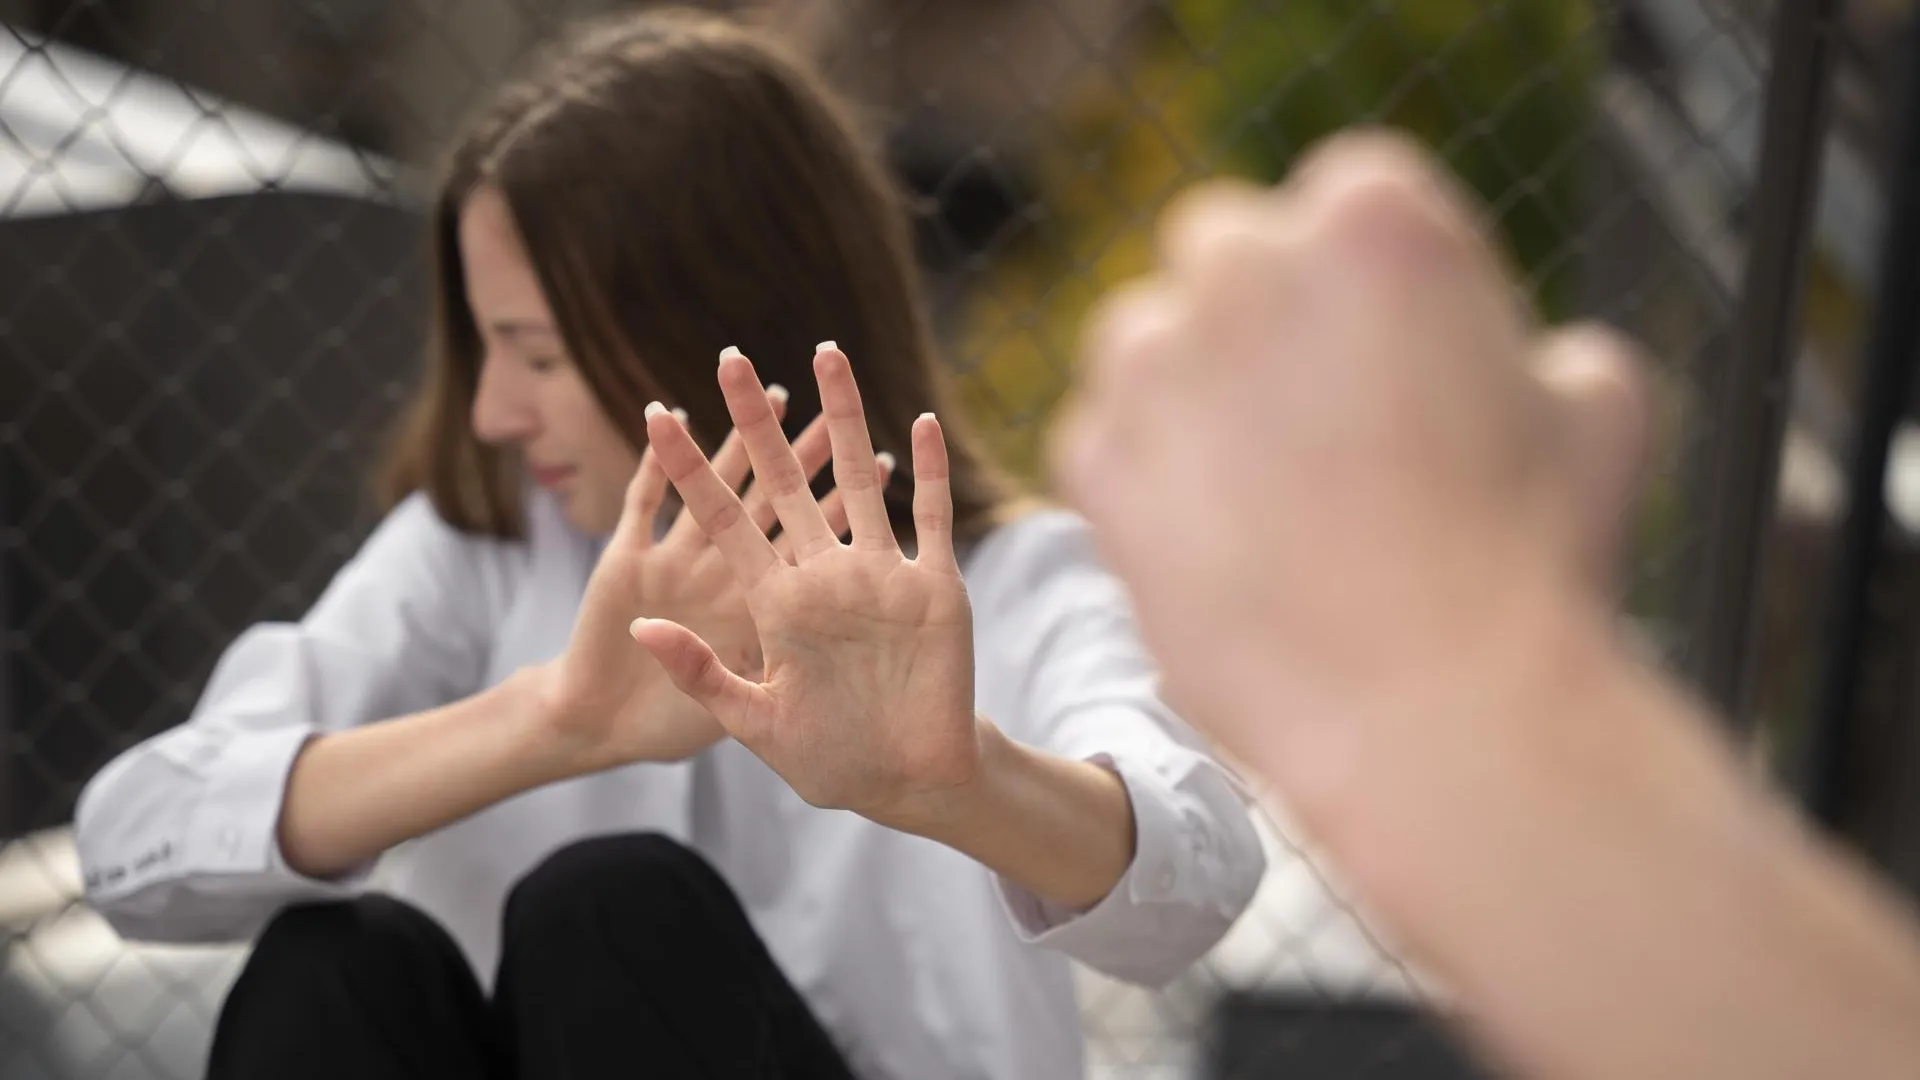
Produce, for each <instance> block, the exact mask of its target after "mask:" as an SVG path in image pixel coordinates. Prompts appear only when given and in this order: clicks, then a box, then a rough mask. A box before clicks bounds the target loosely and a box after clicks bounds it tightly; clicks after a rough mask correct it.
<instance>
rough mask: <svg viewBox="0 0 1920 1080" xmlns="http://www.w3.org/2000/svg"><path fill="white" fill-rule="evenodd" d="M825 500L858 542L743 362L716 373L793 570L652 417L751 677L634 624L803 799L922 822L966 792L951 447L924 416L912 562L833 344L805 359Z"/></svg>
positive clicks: (668, 421)
mask: <svg viewBox="0 0 1920 1080" xmlns="http://www.w3.org/2000/svg"><path fill="white" fill-rule="evenodd" d="M814 374H815V377H816V378H817V379H818V380H819V384H820V401H821V406H822V414H823V417H824V419H825V421H826V428H827V431H828V433H829V435H830V441H831V444H832V456H833V470H834V480H835V483H836V484H837V486H838V490H837V491H836V494H837V495H839V496H841V497H842V498H843V500H844V507H845V512H846V516H847V519H848V521H849V522H850V525H851V533H852V540H851V542H850V543H842V542H841V541H840V540H839V539H837V538H836V536H835V531H836V530H835V529H834V527H833V523H832V522H831V521H830V520H829V514H828V512H827V509H826V508H823V506H822V505H821V504H820V503H819V502H816V501H815V499H814V497H813V494H812V492H811V491H810V490H809V489H808V487H807V467H806V461H805V455H804V453H803V452H802V453H796V450H797V449H799V448H797V447H795V446H790V445H789V444H788V443H787V439H786V436H785V435H784V434H782V432H781V430H780V425H779V423H778V421H777V418H776V416H775V414H774V411H773V409H772V408H771V407H770V406H769V404H768V402H767V396H766V394H765V392H764V391H763V390H762V389H761V387H760V380H759V378H758V376H756V375H755V374H754V370H753V365H752V364H750V363H749V362H748V361H747V360H746V358H744V357H742V356H740V355H739V354H738V353H737V352H732V351H730V352H729V353H728V354H727V355H725V356H724V357H723V358H722V360H721V363H720V387H721V390H722V391H723V392H724V393H725V395H726V401H727V411H728V412H729V413H730V414H731V415H732V417H733V422H734V426H735V428H736V429H737V430H738V432H739V433H740V435H741V441H742V443H743V445H744V446H745V449H746V454H747V457H748V458H749V460H750V461H751V464H752V467H753V472H754V475H755V476H756V478H757V480H756V489H764V490H765V492H766V493H767V495H768V497H769V499H770V501H771V504H772V508H773V510H774V511H775V513H776V514H777V516H778V518H779V522H780V525H781V528H782V533H781V540H782V541H785V542H786V544H787V546H788V551H789V552H790V554H791V556H792V558H791V559H790V560H789V559H788V558H783V557H782V553H781V551H780V550H779V549H778V548H777V547H776V546H775V545H774V544H773V543H771V542H769V541H768V539H767V536H766V530H765V529H764V528H763V527H762V525H761V523H760V522H758V521H756V520H754V515H753V509H752V507H751V506H750V505H745V504H743V503H742V501H741V500H740V498H739V497H737V496H736V495H735V494H734V485H732V484H729V483H728V482H727V478H726V474H725V473H724V472H723V471H721V466H722V464H723V463H722V462H721V461H720V460H719V459H718V456H716V460H715V461H714V462H712V463H709V462H708V461H707V459H706V457H705V455H703V454H702V453H701V452H700V448H699V447H698V446H696V445H695V444H694V442H693V439H692V438H691V437H690V436H689V435H688V433H687V430H686V428H685V426H684V425H683V424H682V422H681V421H680V420H679V419H678V418H677V417H676V416H674V415H673V414H672V413H671V412H668V411H667V410H666V409H664V408H661V407H658V406H651V407H649V409H648V420H647V438H648V441H649V443H650V444H651V447H652V452H654V453H656V454H657V455H658V458H659V461H660V463H661V465H662V467H663V468H664V470H665V473H666V475H667V477H668V478H669V480H671V482H672V483H673V486H674V488H675V489H676V490H677V491H678V492H679V493H680V497H681V499H682V501H683V502H684V503H685V504H686V508H687V510H688V512H689V513H691V514H692V515H693V518H694V520H695V521H696V522H697V523H698V524H699V527H700V528H701V529H702V530H703V531H704V532H705V533H706V535H707V536H709V537H711V538H712V540H713V543H714V545H715V546H716V547H717V548H718V549H719V552H720V554H721V556H723V557H724V558H725V560H726V564H727V566H728V567H729V568H731V570H732V573H733V575H734V577H735V578H736V579H737V580H738V582H739V584H740V586H741V588H742V590H743V593H744V600H745V604H746V608H747V611H748V612H749V613H750V614H751V617H752V624H753V626H754V627H755V628H756V629H757V638H758V642H759V647H760V655H761V658H762V661H763V665H764V672H763V674H762V675H761V677H760V681H757V682H756V681H753V680H752V679H749V678H746V677H743V676H742V675H741V674H739V673H738V672H737V671H735V670H732V669H731V668H730V666H729V665H728V663H727V662H726V656H725V654H724V652H722V651H721V650H722V649H724V648H725V642H724V640H717V639H716V638H714V637H713V636H711V635H710V634H708V633H703V632H702V631H701V630H700V629H699V628H698V627H697V626H689V625H687V624H685V623H683V622H680V621H678V620H672V619H667V618H662V617H651V618H644V619H640V620H637V621H636V622H634V624H633V626H632V633H633V636H634V638H635V639H636V640H638V641H639V642H640V643H641V644H642V645H644V646H646V648H647V649H648V650H649V651H650V652H652V653H653V655H654V656H655V657H657V658H658V659H659V661H660V663H661V665H662V666H663V667H664V668H665V669H666V671H667V673H668V674H669V675H670V676H671V677H672V679H673V681H674V683H675V684H676V685H678V686H679V687H680V689H682V690H683V691H685V692H686V694H687V695H688V696H689V697H691V698H692V699H693V700H694V701H696V702H698V703H700V704H701V705H702V706H704V707H705V708H706V709H707V710H708V711H709V712H711V713H712V714H713V716H714V717H716V718H717V719H718V720H719V722H720V724H721V725H722V726H724V727H725V728H726V730H727V732H728V733H729V734H731V735H732V736H733V737H734V738H736V739H738V740H739V741H740V742H741V743H742V744H744V745H745V746H746V747H747V748H748V749H750V750H752V751H753V752H754V753H755V754H757V755H759V757H760V758H761V759H762V760H763V761H765V762H766V763H767V764H768V765H769V766H771V767H772V768H773V769H774V771H776V772H778V773H779V774H780V776H781V777H782V778H783V779H785V780H786V782H787V783H788V784H789V785H791V786H792V787H793V789H794V790H795V791H796V792H798V793H799V794H800V796H801V797H802V798H804V799H806V800H807V801H808V802H810V803H812V804H814V805H816V806H823V807H836V808H840V809H847V810H853V811H856V812H859V813H862V814H865V815H866V816H868V817H871V818H874V819H875V820H879V821H882V822H886V823H894V822H899V821H903V820H909V819H911V818H913V817H914V816H917V815H923V814H926V813H930V812H932V808H934V807H936V806H937V805H938V804H939V801H940V800H941V798H942V797H943V796H945V795H946V794H948V793H950V792H952V791H954V790H956V789H958V788H959V787H960V786H961V785H964V784H965V783H967V781H969V780H971V779H972V778H973V777H974V775H975V773H976V771H977V770H978V768H979V761H980V745H979V732H978V729H977V726H976V725H977V722H976V720H975V717H974V712H973V618H972V612H971V610H970V608H969V607H968V604H967V591H966V586H965V585H964V584H963V583H962V582H961V579H960V570H959V566H958V564H957V563H956V561H955V558H954V551H953V501H952V496H951V494H950V493H949V491H948V487H947V452H946V443H945V441H944V440H943V438H942V436H941V432H940V424H939V422H938V421H937V420H935V419H934V417H933V416H932V415H931V414H928V415H926V416H922V417H921V418H920V419H919V420H918V421H916V422H915V424H914V426H913V474H914V503H913V514H914V531H915V534H916V535H915V541H916V549H915V550H916V554H915V557H914V558H911V559H909V558H907V557H905V556H904V555H903V554H902V553H901V550H900V546H899V543H898V541H897V540H896V538H895V536H894V532H893V525H892V522H891V521H890V520H889V518H888V515H887V508H886V503H885V501H884V499H883V497H882V488H881V485H880V483H879V482H878V480H877V477H878V475H879V474H878V472H877V471H876V469H875V457H874V452H873V446H872V443H871V441H870V439H869V437H868V434H867V425H866V419H865V414H864V413H863V411H862V409H861V405H860V391H859V388H858V387H857V386H855V384H854V379H853V372H852V369H851V368H850V367H849V366H848V363H847V358H846V356H845V355H844V354H843V353H841V352H840V351H839V350H838V349H837V348H834V347H833V345H832V343H827V344H825V345H823V346H822V347H821V348H820V350H819V351H818V353H817V354H816V355H815V357H814Z"/></svg>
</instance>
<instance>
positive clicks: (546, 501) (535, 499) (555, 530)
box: [359, 491, 588, 577]
mask: <svg viewBox="0 0 1920 1080" xmlns="http://www.w3.org/2000/svg"><path fill="white" fill-rule="evenodd" d="M523 506H524V511H525V515H526V518H525V524H524V525H523V527H522V529H521V533H520V535H519V536H515V537H501V536H492V535H488V534H486V533H482V532H475V531H473V530H469V529H463V528H460V527H459V526H457V525H455V524H453V523H452V522H450V521H448V520H447V519H446V518H445V517H444V516H443V515H442V514H441V513H440V511H439V510H438V509H436V508H435V507H434V505H433V500H432V498H430V497H429V496H428V495H427V494H426V493H425V492H421V491H416V492H413V493H412V494H409V495H406V496H404V497H403V498H401V500H400V501H399V502H397V503H395V504H394V505H393V507H392V509H390V510H388V511H387V513H386V515H385V516H384V517H382V518H381V519H380V521H379V522H378V523H377V524H376V525H375V526H374V528H373V531H372V533H371V534H370V535H369V536H368V537H367V540H366V542H365V543H364V544H363V545H361V548H360V552H359V558H360V559H362V560H366V559H373V560H378V561H385V560H389V559H397V560H403V561H415V560H419V559H423V558H424V559H431V560H434V561H436V562H440V563H442V564H449V563H450V564H454V565H466V566H470V567H472V568H474V569H479V570H482V571H484V572H487V573H489V574H490V575H494V574H504V575H506V576H509V577H511V576H514V575H516V574H519V573H524V572H525V571H526V570H527V569H528V568H529V567H531V566H532V565H533V564H534V562H535V561H536V557H537V556H538V554H539V553H540V552H543V551H549V550H553V549H566V550H569V551H571V550H572V549H574V548H581V547H585V546H586V545H587V544H588V541H587V539H586V538H585V537H582V536H580V535H579V534H578V532H577V531H576V530H575V529H574V528H573V526H572V525H570V524H569V523H568V522H567V520H566V518H565V516H564V515H563V514H562V513H561V512H560V510H559V508H558V507H557V506H556V505H554V504H553V498H552V496H551V495H549V494H547V493H546V492H535V493H533V495H532V497H530V498H528V499H527V500H526V502H525V503H524V504H523Z"/></svg>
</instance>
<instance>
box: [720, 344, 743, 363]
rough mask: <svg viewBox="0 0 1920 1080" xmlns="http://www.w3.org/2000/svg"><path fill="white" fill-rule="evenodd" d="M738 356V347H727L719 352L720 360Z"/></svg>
mask: <svg viewBox="0 0 1920 1080" xmlns="http://www.w3.org/2000/svg"><path fill="white" fill-rule="evenodd" d="M739 355H740V346H738V345H729V346H727V347H726V348H724V349H721V350H720V359H722V360H725V359H726V358H727V357H729V356H739Z"/></svg>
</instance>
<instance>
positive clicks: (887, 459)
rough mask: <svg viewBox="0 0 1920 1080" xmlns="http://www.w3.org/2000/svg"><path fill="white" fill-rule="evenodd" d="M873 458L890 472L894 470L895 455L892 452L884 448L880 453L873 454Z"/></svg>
mask: <svg viewBox="0 0 1920 1080" xmlns="http://www.w3.org/2000/svg"><path fill="white" fill-rule="evenodd" d="M873 460H875V461H877V462H879V463H880V467H881V468H883V469H885V470H887V471H888V472H892V471H893V466H894V461H895V459H894V456H893V455H892V454H889V453H887V452H886V451H885V450H882V451H880V452H879V453H877V454H875V455H873Z"/></svg>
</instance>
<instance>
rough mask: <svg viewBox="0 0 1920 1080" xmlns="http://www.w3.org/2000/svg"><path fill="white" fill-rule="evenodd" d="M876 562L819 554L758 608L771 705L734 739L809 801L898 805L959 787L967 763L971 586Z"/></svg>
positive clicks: (853, 554) (843, 553)
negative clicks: (920, 791)
mask: <svg viewBox="0 0 1920 1080" xmlns="http://www.w3.org/2000/svg"><path fill="white" fill-rule="evenodd" d="M875 554H876V553H872V552H866V551H856V550H854V549H851V548H841V549H838V550H835V551H830V552H827V553H825V554H823V555H821V556H819V557H818V558H816V559H814V560H812V561H809V562H808V563H806V564H805V565H804V566H803V567H799V568H796V572H794V573H792V574H790V575H786V576H785V577H784V579H783V580H780V581H778V582H776V583H774V584H772V585H771V586H770V587H769V588H767V589H766V590H765V592H764V593H763V594H761V595H759V596H757V597H756V601H757V602H756V603H755V605H754V610H755V612H756V614H757V617H758V618H757V621H758V622H759V624H760V627H761V632H760V641H761V647H762V649H763V650H764V651H765V655H766V678H765V681H764V682H763V683H762V686H763V687H764V688H765V690H766V696H765V697H764V698H762V699H760V700H761V702H762V703H763V704H762V707H761V710H760V711H758V712H755V713H750V714H749V715H748V716H747V717H746V718H745V721H744V722H743V723H741V724H739V725H737V727H736V729H735V730H734V731H733V735H734V736H735V737H736V738H738V739H739V740H740V741H741V742H743V743H745V744H747V745H748V746H749V747H751V748H752V749H753V750H754V751H755V752H756V753H758V754H759V755H760V757H761V758H762V759H764V760H765V761H766V762H767V763H768V764H769V765H771V766H772V767H773V769H774V770H775V771H776V772H779V773H780V774H781V775H782V776H784V777H786V778H787V779H788V781H789V782H790V783H791V784H792V785H793V787H794V789H795V790H796V791H797V792H798V793H799V794H800V795H801V796H802V797H803V798H805V799H806V800H807V801H809V802H811V803H814V804H816V805H822V806H841V807H854V806H857V805H859V804H861V803H868V804H874V803H880V804H895V803H898V802H900V801H901V800H902V799H904V798H906V797H907V796H909V795H910V794H911V793H912V792H913V791H914V790H915V789H917V788H919V787H923V786H929V787H934V788H939V787H950V786H953V785H955V784H958V783H961V782H964V781H965V780H966V779H967V776H968V773H969V770H970V767H971V765H972V764H973V761H974V757H973V754H974V751H973V738H974V729H973V725H972V723H971V717H972V704H971V703H972V701H973V619H972V612H971V610H970V609H969V607H968V605H967V595H966V589H965V588H964V586H962V585H961V583H960V579H959V578H958V577H956V576H953V575H951V574H945V573H940V572H936V571H932V570H929V569H927V568H925V567H922V566H916V565H914V564H913V563H910V562H906V561H904V560H902V559H901V558H900V557H899V556H898V555H897V554H891V555H889V554H888V553H884V552H883V553H878V556H879V557H875ZM910 702H920V703H924V704H925V705H926V706H928V708H926V709H925V711H924V712H920V711H919V710H913V711H908V710H903V709H901V708H899V705H900V704H901V703H910Z"/></svg>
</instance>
